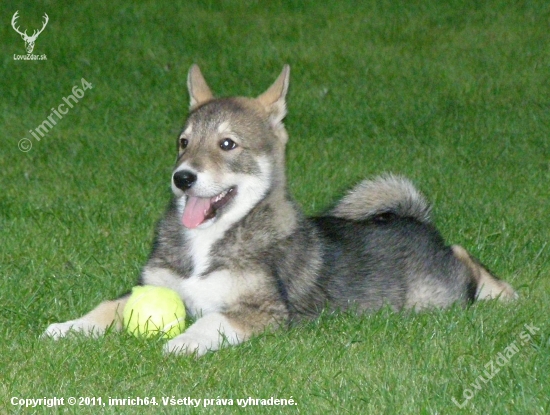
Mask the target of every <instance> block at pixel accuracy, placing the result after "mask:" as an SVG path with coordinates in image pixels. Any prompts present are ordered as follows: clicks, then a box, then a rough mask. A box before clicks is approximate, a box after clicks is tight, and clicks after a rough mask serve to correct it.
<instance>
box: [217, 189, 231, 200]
mask: <svg viewBox="0 0 550 415" xmlns="http://www.w3.org/2000/svg"><path fill="white" fill-rule="evenodd" d="M227 192H228V190H226V191H225V192H221V193H220V194H219V195H218V196H216V198H215V199H214V202H219V201H220V200H222V199H223V198H224V197H225V195H226V194H227Z"/></svg>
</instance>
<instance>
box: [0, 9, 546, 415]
mask: <svg viewBox="0 0 550 415" xmlns="http://www.w3.org/2000/svg"><path fill="white" fill-rule="evenodd" d="M325 3H326V4H325ZM355 3H356V2H351V1H350V2H320V1H317V2H314V1H283V0H279V1H270V2H260V1H238V0H232V1H208V2H206V1H205V2H200V1H185V2H181V4H178V5H174V4H172V2H167V1H156V2H131V1H126V0H124V1H118V2H105V4H104V3H103V2H68V1H48V2H40V4H39V2H31V1H12V0H6V1H3V2H2V12H1V13H0V16H1V18H2V20H1V21H2V22H3V24H2V25H1V26H0V39H1V42H0V96H1V97H2V98H1V100H0V109H1V111H0V132H1V134H2V139H1V150H0V168H1V189H2V195H1V197H0V231H1V242H0V246H1V248H0V356H1V357H0V413H18V412H20V413H54V412H56V411H59V412H63V411H66V412H68V413H97V412H100V411H101V412H104V413H131V412H143V413H159V412H176V411H178V412H185V411H184V410H188V411H189V412H191V411H192V410H191V409H189V408H188V407H185V406H173V405H171V404H170V402H168V405H164V402H163V401H162V398H163V397H164V398H169V399H171V398H175V399H182V400H183V399H185V398H193V399H202V401H201V403H200V408H197V410H196V412H207V411H208V410H209V409H210V411H209V413H228V412H230V410H231V412H232V411H235V412H239V413H257V412H258V411H260V410H261V412H264V411H267V412H269V413H285V414H286V413H303V414H321V413H334V414H340V413H341V414H348V413H349V414H359V413H362V414H455V413H457V414H461V413H476V414H506V413H510V414H546V413H549V412H550V324H549V323H548V310H549V308H550V294H549V293H550V280H549V278H548V275H549V273H550V247H548V246H547V245H548V236H549V227H548V222H549V216H550V204H549V202H550V189H549V184H550V140H549V138H550V46H549V45H550V30H549V24H550V4H549V3H548V2H547V1H543V0H540V1H523V2H508V1H504V0H501V1H496V0H495V1H487V2H475V1H466V0H464V1H461V0H451V1H445V2H442V1H437V0H424V1H421V0H416V1H406V0H396V1H388V0H386V1H384V0H381V1H374V0H368V1H364V2H361V4H360V5H357V4H355ZM16 10H19V19H18V24H19V25H20V26H21V30H24V29H28V31H27V32H28V33H32V31H33V30H34V29H38V28H39V27H40V26H41V24H42V16H43V14H44V13H47V14H48V16H49V23H48V26H47V27H46V28H45V30H44V31H43V32H42V33H41V34H40V35H39V37H38V38H37V40H36V46H35V50H34V52H33V53H34V54H37V55H42V54H45V55H46V56H47V60H43V61H25V60H19V59H14V55H22V54H25V44H24V42H23V40H22V39H21V37H20V36H19V35H18V34H17V33H15V31H14V30H13V29H12V27H11V25H10V21H11V18H12V16H13V13H15V11H16ZM194 62H195V63H198V64H199V65H200V66H201V68H202V70H203V73H204V75H205V76H206V78H207V80H208V81H209V83H210V85H211V87H212V88H213V90H214V91H217V92H218V93H219V94H220V95H233V94H242V95H256V94H259V93H261V92H263V90H264V89H265V88H266V87H267V86H268V85H270V84H271V82H272V81H273V80H274V79H275V77H276V76H277V75H278V74H279V72H280V70H281V68H282V66H283V64H284V63H289V64H290V65H291V68H292V69H291V90H290V94H289V116H288V118H287V121H286V125H287V129H288V131H289V134H290V142H289V146H288V151H287V154H288V166H287V169H288V177H289V180H290V188H291V190H292V192H293V194H294V195H295V197H296V198H297V200H298V201H299V202H300V204H301V205H302V206H303V208H304V210H305V211H306V212H308V213H315V212H320V211H322V210H323V209H324V208H326V207H327V206H330V205H331V203H332V202H333V201H334V200H335V199H336V198H337V197H339V196H340V195H341V194H342V193H343V192H344V191H345V189H347V188H348V187H350V186H352V185H353V184H354V183H356V182H357V181H358V180H360V179H361V178H363V177H366V176H372V175H376V174H379V173H381V172H385V171H391V172H394V173H399V174H403V175H406V176H409V177H410V178H411V179H412V180H413V181H414V182H415V183H416V184H417V185H418V186H419V187H420V188H421V189H422V190H423V191H424V192H425V193H426V194H427V196H428V197H429V198H430V199H431V200H432V201H433V203H434V215H435V220H436V222H437V225H438V226H439V228H440V229H441V230H442V232H443V234H444V235H445V237H446V238H447V239H448V240H449V242H450V243H458V244H461V245H463V246H465V247H466V248H467V249H468V250H470V251H471V252H472V253H474V254H475V255H476V256H478V257H479V258H481V259H482V260H483V261H484V262H485V263H486V264H487V265H488V266H489V268H491V269H492V270H493V271H494V272H495V273H497V274H498V275H500V276H502V277H503V278H504V279H506V280H507V281H509V282H510V283H511V284H512V285H513V286H514V287H515V288H516V289H517V290H518V292H519V293H520V299H519V300H518V301H517V303H515V304H512V305H502V304H498V303H495V302H489V303H483V304H477V305H475V306H473V307H471V308H469V309H467V310H463V309H460V308H453V309H450V310H446V311H436V312H430V313H424V314H418V315H414V314H413V315H410V314H393V313H391V312H388V311H387V310H382V311H380V312H378V313H375V314H373V315H368V316H363V317H360V318H358V317H354V316H351V315H325V316H322V317H321V318H320V319H319V320H317V321H315V322H311V323H309V324H306V325H304V326H301V327H297V328H293V329H291V330H289V331H279V332H276V333H269V334H268V333H266V334H264V335H261V336H259V337H257V338H255V339H253V340H252V341H250V342H248V343H246V344H244V345H242V346H240V347H236V348H230V349H225V350H223V351H220V352H218V353H213V354H209V355H207V356H205V357H203V358H201V359H199V360H195V359H193V358H189V357H174V356H164V355H163V354H162V352H161V346H162V345H161V343H162V342H161V341H160V340H158V341H155V340H149V341H145V340H138V339H135V338H133V337H131V336H130V335H127V334H118V333H109V334H107V335H106V336H104V337H102V338H99V339H95V340H91V339H87V338H83V337H78V336H77V337H74V338H70V339H63V340H61V341H59V342H54V341H48V340H41V339H39V336H40V334H41V333H42V332H43V331H44V330H45V328H46V327H47V325H48V324H50V323H52V322H56V321H65V320H68V319H72V318H75V317H77V316H80V315H81V314H83V313H84V312H87V311H88V310H90V309H91V308H93V307H94V306H95V305H96V304H97V303H98V302H100V301H101V300H103V299H106V298H112V297H115V296H117V295H118V294H119V293H122V292H125V291H127V290H129V289H130V288H131V287H132V285H133V284H134V282H135V280H136V278H137V276H138V274H139V270H140V268H141V266H142V265H143V264H144V262H145V261H146V259H147V256H148V251H149V248H150V243H151V240H152V236H153V231H154V226H155V222H156V221H157V220H158V219H159V218H160V216H161V215H162V212H163V210H164V208H165V206H166V203H167V202H168V200H169V198H170V186H169V178H170V172H171V167H172V163H173V162H174V160H175V138H176V135H177V133H178V131H179V129H180V128H181V126H182V124H183V120H184V118H185V116H186V114H187V105H188V96H187V92H186V85H185V84H186V74H187V70H188V68H189V66H190V65H191V64H192V63H194ZM82 79H85V80H86V81H87V82H89V83H90V84H91V86H92V87H91V88H88V89H85V90H84V88H83V86H82ZM73 88H76V89H75V90H74V91H76V94H78V95H79V96H80V97H81V98H80V99H78V102H75V101H70V102H71V104H72V105H73V107H72V108H70V107H68V106H65V107H63V108H65V109H67V108H68V110H67V113H66V114H62V117H61V119H60V118H58V117H56V116H53V117H54V120H56V121H57V123H56V124H55V125H52V127H51V128H50V129H49V132H48V133H47V134H45V136H44V137H42V138H40V135H39V134H37V133H36V132H35V131H36V129H37V127H39V126H41V125H42V124H43V122H44V121H45V120H47V118H48V117H49V116H51V115H52V111H53V110H52V109H57V108H58V107H59V106H60V105H61V104H63V103H64V102H65V101H64V98H65V99H68V100H70V98H68V96H69V95H71V94H72V93H73ZM79 89H80V90H81V92H80V91H79ZM31 131H32V132H34V134H36V136H37V137H38V138H40V141H38V140H37V139H36V137H34V136H33V135H32V134H31ZM24 138H25V139H27V140H26V141H24V142H23V144H25V145H28V144H29V143H30V144H31V145H32V148H31V149H30V150H29V151H27V152H23V151H21V150H19V148H18V143H19V142H20V140H22V139H24ZM525 324H528V325H530V327H531V330H533V333H532V335H531V334H529V331H528V329H527V328H526V327H525ZM533 327H535V328H538V329H539V330H538V331H537V330H534V329H533ZM527 334H529V338H527ZM512 351H513V353H512ZM506 356H507V357H506ZM500 363H501V364H500ZM491 364H492V365H493V366H494V370H493V372H497V371H498V373H493V374H494V376H489V377H491V379H490V380H489V379H488V378H487V377H488V376H487V374H489V375H490V374H491V371H490V370H489V368H490V366H491ZM484 373H487V374H484ZM480 376H482V378H483V379H484V380H483V379H480ZM44 397H46V398H51V397H58V398H64V400H65V406H63V407H57V408H47V407H45V406H38V407H36V408H28V409H25V408H24V407H21V406H18V405H12V398H16V401H15V403H17V402H19V399H38V398H44ZM69 397H77V398H78V397H89V398H94V397H95V398H96V400H95V403H96V404H97V403H98V399H97V398H100V397H101V399H102V403H105V406H101V407H98V406H97V405H96V406H95V407H94V406H85V407H80V406H72V407H71V406H69V405H68V404H67V400H68V398H69ZM109 397H110V398H118V399H123V398H137V397H141V398H145V397H148V398H152V397H155V398H156V402H157V403H158V405H157V406H154V405H152V404H150V405H148V406H139V407H137V406H134V407H129V406H121V405H109V401H108V399H109ZM248 397H251V398H258V399H259V398H263V399H268V398H270V397H274V398H279V399H290V398H292V399H293V401H294V402H295V403H296V404H297V405H289V406H269V407H267V406H264V407H258V406H255V407H251V406H248V407H245V408H243V407H239V406H238V404H237V399H247V398H248ZM205 399H211V400H212V401H205ZM216 399H220V401H219V402H216ZM221 399H225V400H226V401H225V403H226V404H228V403H229V401H228V400H230V399H232V400H233V404H234V405H233V406H232V407H229V406H221V404H222V402H221ZM88 402H89V403H90V404H91V403H92V402H93V401H92V400H89V401H88ZM205 402H207V403H211V404H212V406H210V407H209V408H204V403H205ZM83 403H85V401H83ZM176 403H177V402H176ZM182 403H183V401H182ZM216 404H219V405H218V406H216ZM461 407H462V408H461Z"/></svg>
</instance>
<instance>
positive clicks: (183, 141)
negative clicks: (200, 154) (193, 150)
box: [180, 138, 189, 150]
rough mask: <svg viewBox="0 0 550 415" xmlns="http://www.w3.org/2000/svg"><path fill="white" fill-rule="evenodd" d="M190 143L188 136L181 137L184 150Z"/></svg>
mask: <svg viewBox="0 0 550 415" xmlns="http://www.w3.org/2000/svg"><path fill="white" fill-rule="evenodd" d="M188 144H189V140H187V138H180V148H181V149H182V150H185V149H186V148H187V145H188Z"/></svg>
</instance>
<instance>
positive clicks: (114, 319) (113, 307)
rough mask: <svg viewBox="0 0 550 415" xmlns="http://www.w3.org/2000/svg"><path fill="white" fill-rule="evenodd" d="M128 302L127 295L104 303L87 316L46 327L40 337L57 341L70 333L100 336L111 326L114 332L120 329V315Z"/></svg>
mask: <svg viewBox="0 0 550 415" xmlns="http://www.w3.org/2000/svg"><path fill="white" fill-rule="evenodd" d="M127 301H128V295H126V296H123V297H121V298H119V299H117V300H112V301H104V302H102V303H101V304H99V305H98V306H97V307H96V308H94V309H93V310H92V311H90V312H89V313H88V314H85V315H84V316H82V317H80V318H78V319H76V320H69V321H66V322H64V323H53V324H50V325H49V326H48V328H47V329H46V331H45V332H44V334H43V335H42V337H51V338H53V339H56V340H57V339H59V338H61V337H65V336H66V335H67V334H69V333H70V332H71V331H79V332H82V333H84V334H86V335H89V336H94V335H96V336H97V335H100V334H103V333H104V332H105V330H106V329H107V328H108V327H110V326H113V327H114V328H115V329H116V330H120V329H121V328H122V313H123V311H124V306H125V305H126V302H127Z"/></svg>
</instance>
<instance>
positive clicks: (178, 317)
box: [122, 285, 185, 339]
mask: <svg viewBox="0 0 550 415" xmlns="http://www.w3.org/2000/svg"><path fill="white" fill-rule="evenodd" d="M122 317H123V319H124V326H125V327H126V330H127V331H128V333H130V334H133V335H134V336H136V337H152V336H155V335H157V334H161V335H162V337H166V338H168V339H171V338H172V337H176V336H177V335H178V334H181V333H183V330H184V329H185V306H184V305H183V301H182V300H181V298H180V296H179V295H178V293H176V292H175V291H173V290H171V289H169V288H165V287H155V286H153V285H143V286H137V287H134V288H132V294H131V295H130V298H128V302H127V303H126V306H125V307H124V312H123V316H122Z"/></svg>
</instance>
